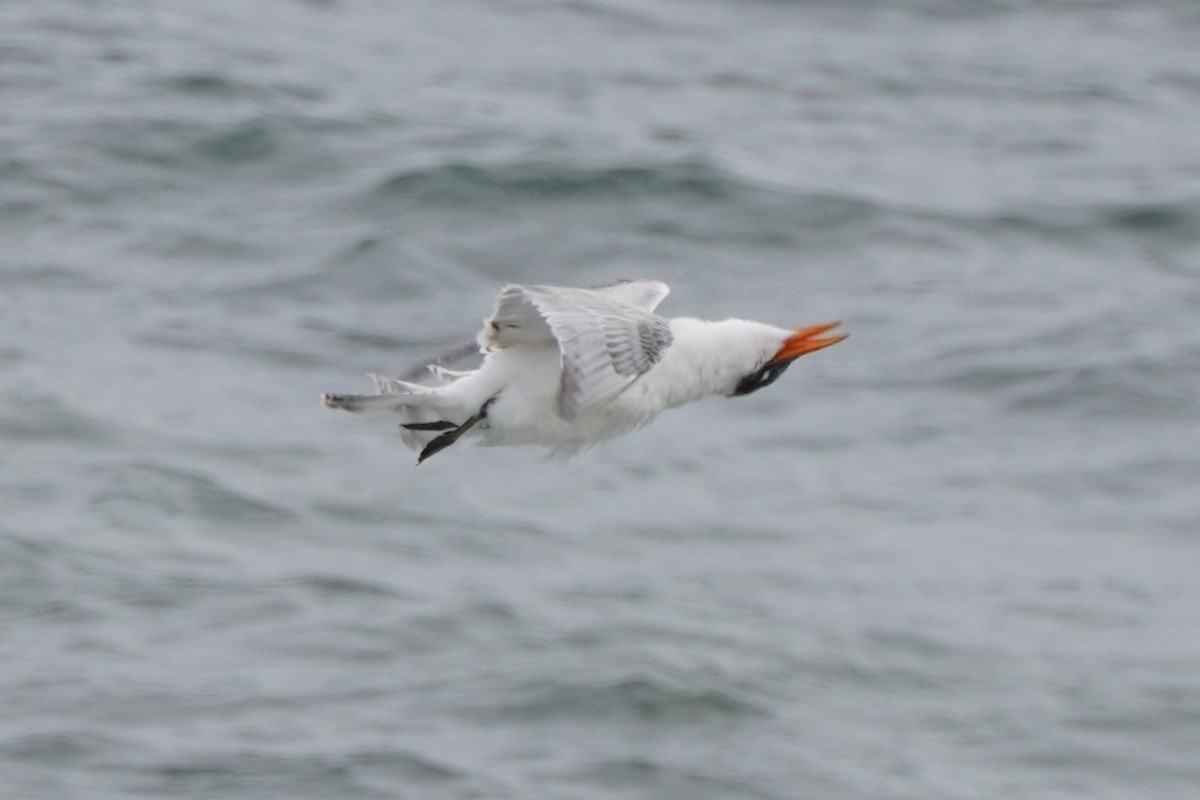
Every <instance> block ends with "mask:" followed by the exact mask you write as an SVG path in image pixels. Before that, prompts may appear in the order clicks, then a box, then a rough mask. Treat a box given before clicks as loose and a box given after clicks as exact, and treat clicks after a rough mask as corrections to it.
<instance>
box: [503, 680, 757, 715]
mask: <svg viewBox="0 0 1200 800" xmlns="http://www.w3.org/2000/svg"><path fill="white" fill-rule="evenodd" d="M516 694H517V695H518V699H516V700H513V701H511V702H509V703H505V704H503V705H501V706H500V707H499V708H497V709H496V711H497V713H498V714H499V715H500V716H502V717H504V718H506V719H512V718H519V719H525V720H543V719H558V718H571V719H574V718H578V719H594V718H597V717H610V718H611V717H634V718H638V719H652V720H657V721H664V722H695V721H699V720H701V719H705V718H711V717H743V716H757V715H759V714H763V713H765V712H764V710H763V709H761V708H760V707H758V706H757V705H755V704H754V703H751V702H750V701H748V700H746V699H743V698H741V697H739V696H737V694H735V693H734V692H732V691H729V690H727V689H724V688H715V687H706V688H692V687H684V686H678V685H675V684H673V683H671V682H668V681H666V680H664V679H662V678H659V677H646V676H636V677H628V678H624V679H621V680H617V681H614V682H611V683H601V684H591V685H589V684H580V683H566V682H561V681H559V682H550V683H548V684H546V683H539V684H537V685H536V686H531V687H526V688H525V689H524V690H517V692H516Z"/></svg>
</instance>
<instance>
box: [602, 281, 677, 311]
mask: <svg viewBox="0 0 1200 800" xmlns="http://www.w3.org/2000/svg"><path fill="white" fill-rule="evenodd" d="M592 291H593V292H598V293H600V294H603V295H606V296H608V297H610V298H612V299H613V300H616V301H618V302H621V303H628V304H629V305H631V306H637V307H638V308H640V309H642V310H643V311H653V310H654V309H656V308H658V304H659V303H661V302H662V301H663V300H665V299H666V297H667V295H669V294H670V293H671V287H670V286H667V285H666V284H665V283H663V282H662V281H617V282H616V283H610V284H608V285H607V286H597V287H596V288H595V289H592Z"/></svg>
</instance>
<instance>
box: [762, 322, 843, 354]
mask: <svg viewBox="0 0 1200 800" xmlns="http://www.w3.org/2000/svg"><path fill="white" fill-rule="evenodd" d="M840 324H841V323H840V322H826V323H822V324H820V325H811V326H809V327H807V328H797V329H796V330H795V331H794V332H793V333H792V335H791V336H788V337H787V338H786V339H784V340H783V347H781V348H779V352H777V353H776V354H775V357H774V358H773V359H771V360H772V361H791V360H792V359H795V358H799V357H800V356H802V355H806V354H807V353H813V352H816V351H817V350H823V349H824V348H826V347H829V346H830V345H834V344H837V343H838V342H840V341H842V340H843V339H845V338H846V337H847V336H849V335H850V334H848V333H837V334H834V335H833V336H821V334H822V333H825V332H826V331H829V330H832V329H833V328H836V327H837V326H838V325H840Z"/></svg>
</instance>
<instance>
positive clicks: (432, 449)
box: [406, 397, 496, 464]
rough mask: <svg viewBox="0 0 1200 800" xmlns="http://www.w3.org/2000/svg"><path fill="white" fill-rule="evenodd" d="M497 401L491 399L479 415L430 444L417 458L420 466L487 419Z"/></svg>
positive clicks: (480, 410)
mask: <svg viewBox="0 0 1200 800" xmlns="http://www.w3.org/2000/svg"><path fill="white" fill-rule="evenodd" d="M495 399H496V398H494V397H493V398H491V399H489V400H488V401H487V402H486V403H484V404H483V407H482V408H480V409H479V413H477V414H475V415H474V416H472V417H471V418H469V419H468V420H467V421H466V422H464V423H463V424H462V425H459V426H458V427H457V428H455V429H454V430H450V431H446V432H445V433H443V434H442V435H441V436H438V437H437V438H436V439H434V440H433V441H431V442H430V443H429V444H427V445H425V449H424V450H422V451H421V455H419V456H417V463H418V464H420V463H421V462H423V461H424V460H425V459H427V458H429V457H430V456H432V455H437V454H438V453H440V452H442V451H443V450H445V449H446V448H447V447H449V446H450V445H452V444H454V443H455V442H457V441H458V437H460V436H462V435H463V434H464V433H466V432H467V431H469V430H471V428H473V427H475V426H476V425H478V424H479V423H480V422H483V421H484V420H485V419H487V411H488V406H490V405H491V404H492V401H493V400H495ZM406 427H407V426H406Z"/></svg>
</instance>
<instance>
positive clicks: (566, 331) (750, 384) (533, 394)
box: [323, 280, 846, 464]
mask: <svg viewBox="0 0 1200 800" xmlns="http://www.w3.org/2000/svg"><path fill="white" fill-rule="evenodd" d="M669 292H670V288H669V287H668V286H667V285H666V284H665V283H662V282H661V281H656V280H635V281H621V282H619V283H614V284H611V285H608V286H599V287H596V288H591V289H579V288H570V287H563V286H517V285H512V286H505V287H504V288H503V289H502V290H501V291H500V294H499V296H498V297H497V298H496V305H495V310H494V311H493V312H492V315H491V316H490V317H488V318H487V319H485V320H484V322H483V329H482V330H481V331H480V332H479V335H478V337H477V338H476V343H477V345H478V350H479V352H480V353H482V354H483V363H482V364H481V365H480V366H479V368H478V369H475V370H468V371H458V370H450V369H447V368H445V367H444V366H441V365H440V364H431V365H429V367H428V370H429V372H430V373H431V374H432V376H433V378H434V381H435V383H436V384H437V385H428V384H422V383H417V382H414V381H412V380H402V379H400V378H383V377H379V376H377V375H371V376H370V377H371V378H372V380H374V382H375V388H376V392H377V393H376V394H374V395H347V394H326V395H324V396H323V399H324V401H325V405H326V406H328V407H330V408H341V409H345V410H347V411H384V412H393V413H397V414H399V415H400V429H401V434H402V438H403V440H404V442H405V444H407V445H408V446H409V447H412V448H413V449H414V450H418V451H419V453H420V455H419V456H418V459H417V463H418V464H419V463H421V462H423V461H425V459H427V458H429V457H430V456H432V455H434V454H436V453H439V452H441V451H442V450H444V449H446V448H447V447H449V446H450V445H452V444H454V443H455V442H457V441H458V440H459V439H460V438H461V437H463V436H464V435H465V434H468V433H470V434H471V438H473V439H476V440H477V441H478V442H479V443H480V444H485V445H522V444H532V445H544V446H547V447H549V448H550V449H551V450H552V451H553V452H556V453H559V454H570V453H573V452H576V451H578V450H579V449H581V448H583V447H586V446H588V445H590V444H593V443H595V442H598V441H600V440H603V439H607V438H610V437H613V436H616V435H618V434H621V433H625V432H628V431H631V430H634V429H636V428H640V427H641V426H643V425H645V424H646V423H648V422H650V421H651V420H653V419H654V418H655V417H657V416H658V415H659V414H660V413H661V412H663V411H665V410H667V409H669V408H676V407H678V406H681V405H684V404H685V403H690V402H692V401H694V400H699V399H700V398H702V397H706V396H708V395H724V396H727V397H741V396H744V395H748V394H751V393H752V392H756V391H758V390H759V389H762V388H763V387H766V386H770V385H771V384H772V383H774V382H775V381H776V380H777V379H778V378H779V376H780V375H782V374H783V372H784V370H786V369H787V368H788V367H789V366H790V365H791V363H792V362H793V361H795V360H796V359H797V358H799V357H800V356H802V355H805V354H807V353H812V352H814V351H816V350H821V349H823V348H825V347H829V346H830V345H832V344H836V343H837V342H840V341H842V340H843V339H845V338H846V335H845V334H833V335H830V336H823V335H822V334H825V333H827V332H828V331H830V330H831V329H833V328H835V327H836V326H837V325H838V324H839V323H837V322H829V323H824V324H821V325H810V326H808V327H802V328H795V329H789V328H778V327H775V326H774V325H767V324H764V323H761V322H751V321H749V320H744V319H726V320H720V321H706V320H700V319H695V318H693V317H671V318H668V317H663V316H659V315H658V314H656V313H655V309H657V308H658V305H659V303H661V302H662V301H663V299H664V298H665V297H666V296H667V294H668V293H669ZM474 349H475V345H472V346H471V350H474Z"/></svg>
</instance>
